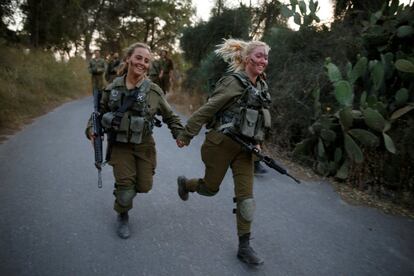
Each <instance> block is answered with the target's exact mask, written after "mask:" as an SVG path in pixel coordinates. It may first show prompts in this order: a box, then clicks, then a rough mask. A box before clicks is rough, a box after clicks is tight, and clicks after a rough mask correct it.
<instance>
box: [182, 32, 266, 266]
mask: <svg viewBox="0 0 414 276" xmlns="http://www.w3.org/2000/svg"><path fill="white" fill-rule="evenodd" d="M269 50H270V48H269V46H268V45H267V44H265V43H263V42H260V41H250V42H244V41H241V40H234V39H228V40H225V41H224V43H223V44H221V45H218V49H217V50H216V53H217V54H218V55H219V56H221V57H222V58H223V59H224V60H225V61H227V62H228V63H229V65H230V66H229V71H230V72H231V74H230V75H227V76H225V77H223V78H221V79H220V80H219V81H218V83H217V85H216V89H215V90H214V92H213V94H212V95H211V97H210V98H209V100H208V101H207V103H206V104H205V105H203V106H202V107H201V108H200V109H199V110H197V111H196V112H195V113H194V114H193V115H192V116H191V118H189V120H188V121H187V125H186V126H185V131H184V132H182V133H181V134H180V135H179V138H178V139H177V145H178V146H179V147H183V146H184V145H188V144H189V143H190V140H191V139H192V138H193V137H194V136H195V135H197V134H198V133H199V131H200V129H201V127H202V126H203V125H204V124H207V128H211V130H210V131H209V132H208V133H207V135H206V139H205V141H204V144H203V146H202V147H201V157H202V160H203V162H204V164H205V175H204V178H195V179H187V178H185V177H184V176H180V177H178V179H177V182H178V194H179V196H180V198H181V199H182V200H187V199H188V193H189V192H197V193H199V194H200V195H204V196H213V195H215V194H216V193H217V192H218V191H219V187H220V184H221V182H222V180H223V178H224V176H225V174H226V171H227V169H228V168H229V167H231V169H232V171H233V180H234V191H235V196H236V197H235V199H234V201H235V202H236V204H237V208H236V210H235V213H236V220H237V232H238V233H237V234H238V236H239V249H238V253H237V256H238V258H239V259H240V260H241V261H243V262H246V263H249V264H254V265H259V264H261V263H263V261H262V259H261V258H259V257H258V255H257V254H256V252H255V251H254V250H253V249H252V248H251V246H250V244H249V239H250V225H251V222H252V219H253V211H254V209H255V202H254V199H253V157H252V154H251V153H250V152H247V151H244V150H243V149H242V147H241V146H240V144H238V143H237V142H235V141H234V140H232V139H231V138H230V137H229V136H227V135H226V133H229V132H231V133H232V134H235V135H237V136H239V137H240V138H242V139H244V140H245V141H246V142H248V143H252V144H253V145H256V147H257V148H258V149H260V146H259V144H260V142H262V141H263V139H264V135H265V133H266V131H267V130H268V129H269V127H270V113H269V110H268V107H269V104H270V96H269V93H268V92H267V84H266V82H265V81H264V78H263V77H262V76H263V72H264V70H265V68H266V66H267V64H268V52H269Z"/></svg>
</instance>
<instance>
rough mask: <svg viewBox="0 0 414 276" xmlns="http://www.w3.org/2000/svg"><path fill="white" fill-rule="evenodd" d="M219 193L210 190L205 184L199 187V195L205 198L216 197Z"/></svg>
mask: <svg viewBox="0 0 414 276" xmlns="http://www.w3.org/2000/svg"><path fill="white" fill-rule="evenodd" d="M218 191H219V190H217V191H212V190H210V189H209V188H207V186H206V185H205V184H204V183H199V184H198V185H197V193H199V194H200V195H203V196H214V195H215V194H217V193H218Z"/></svg>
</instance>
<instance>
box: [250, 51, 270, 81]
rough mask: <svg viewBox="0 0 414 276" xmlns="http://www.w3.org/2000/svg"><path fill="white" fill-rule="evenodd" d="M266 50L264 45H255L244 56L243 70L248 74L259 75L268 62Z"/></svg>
mask: <svg viewBox="0 0 414 276" xmlns="http://www.w3.org/2000/svg"><path fill="white" fill-rule="evenodd" d="M268 58H269V55H268V52H267V49H266V47H265V46H257V47H256V48H254V49H253V50H252V52H251V53H250V54H249V55H248V56H247V57H246V60H245V62H246V65H245V70H246V72H247V73H248V74H249V75H252V76H254V77H257V76H259V75H260V74H262V73H263V72H264V70H265V69H266V67H267V64H268Z"/></svg>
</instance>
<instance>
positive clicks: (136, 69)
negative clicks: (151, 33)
mask: <svg viewBox="0 0 414 276" xmlns="http://www.w3.org/2000/svg"><path fill="white" fill-rule="evenodd" d="M127 63H128V75H129V74H132V75H134V76H135V77H141V76H143V75H145V74H146V73H147V71H148V68H149V67H150V63H151V53H150V52H149V51H148V49H146V48H143V47H137V48H135V49H134V51H133V52H132V54H131V56H129V57H128V58H127Z"/></svg>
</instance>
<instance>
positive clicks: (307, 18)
mask: <svg viewBox="0 0 414 276" xmlns="http://www.w3.org/2000/svg"><path fill="white" fill-rule="evenodd" d="M318 5H319V4H318V1H313V0H310V1H309V4H308V5H306V3H305V1H302V0H299V1H298V0H290V4H289V5H283V6H282V9H281V12H282V15H283V16H285V17H286V18H289V17H292V16H293V21H294V22H295V23H296V24H297V25H299V26H300V28H307V27H309V26H311V25H312V24H313V21H315V22H316V23H319V22H320V19H319V17H318V16H317V15H316V13H317V12H318V11H319V6H318ZM289 7H290V8H289ZM296 7H298V9H299V12H297V11H296Z"/></svg>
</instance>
